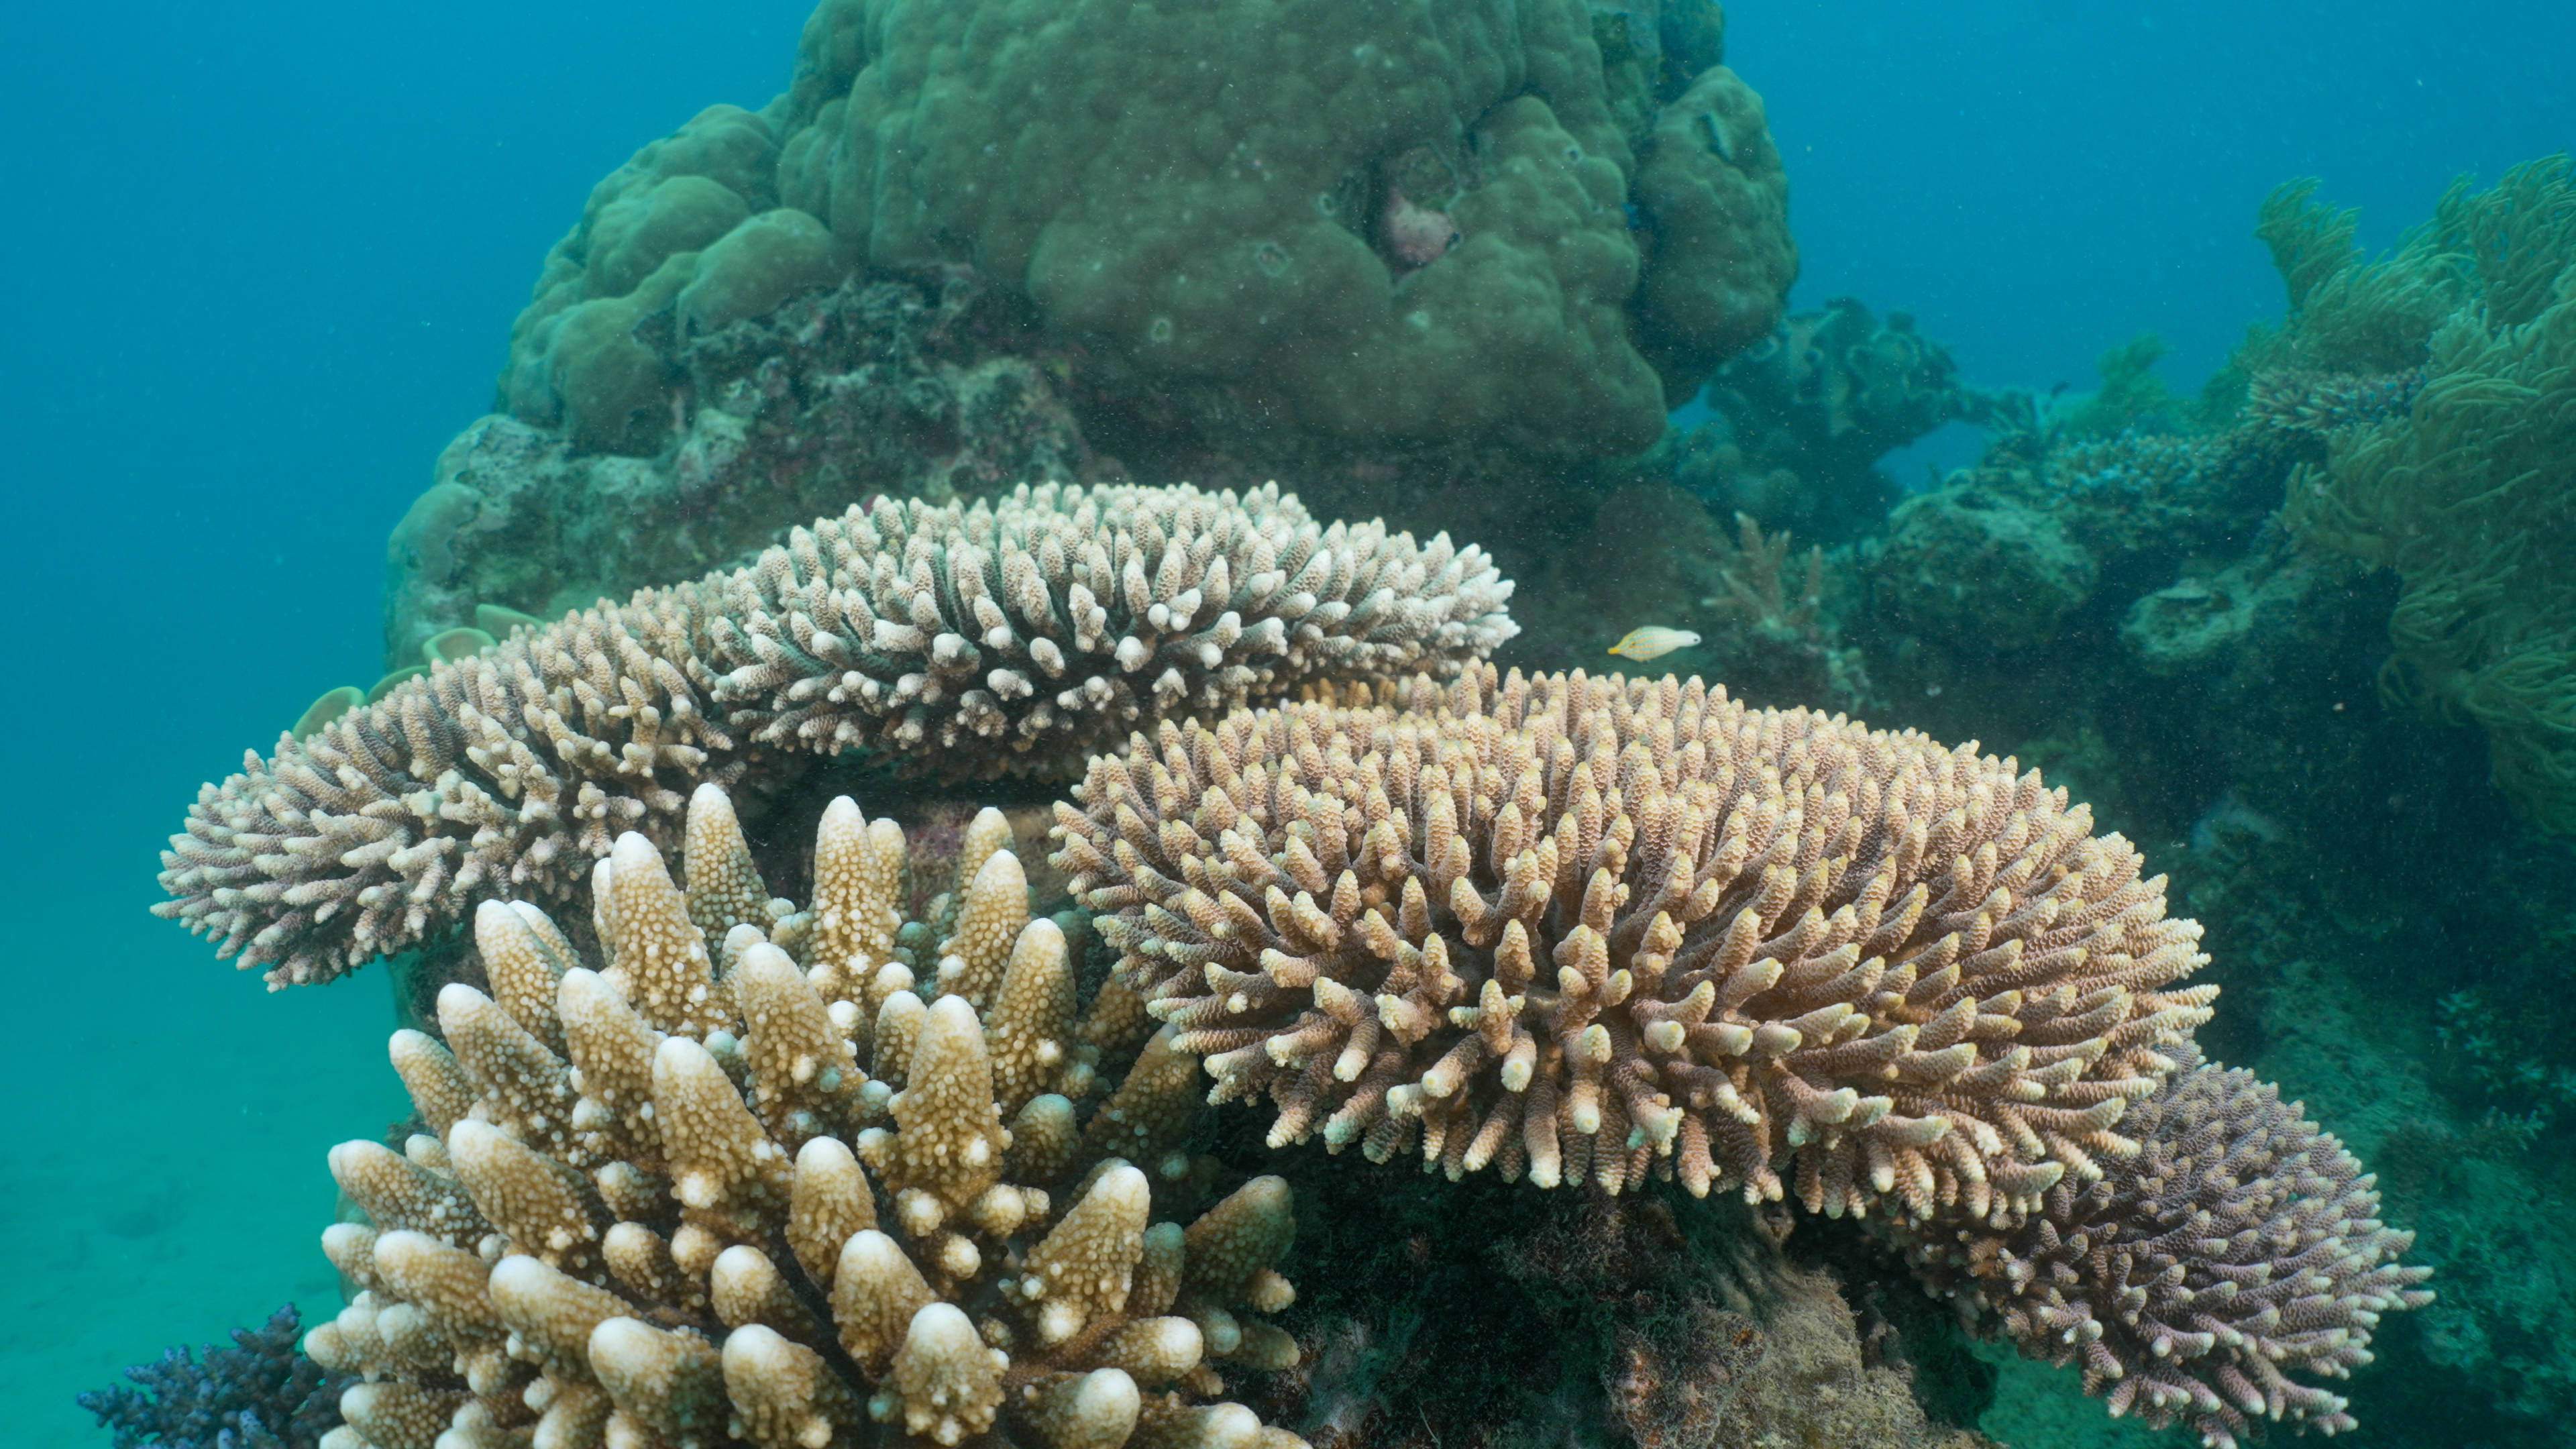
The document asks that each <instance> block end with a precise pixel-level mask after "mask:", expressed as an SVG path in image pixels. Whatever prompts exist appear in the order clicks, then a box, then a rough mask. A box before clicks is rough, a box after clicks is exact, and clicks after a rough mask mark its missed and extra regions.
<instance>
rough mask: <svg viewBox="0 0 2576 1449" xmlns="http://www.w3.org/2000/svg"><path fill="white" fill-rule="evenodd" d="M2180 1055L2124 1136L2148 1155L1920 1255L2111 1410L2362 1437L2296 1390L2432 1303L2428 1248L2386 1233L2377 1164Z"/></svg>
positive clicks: (1929, 1245)
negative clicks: (2416, 1251) (2416, 1256)
mask: <svg viewBox="0 0 2576 1449" xmlns="http://www.w3.org/2000/svg"><path fill="white" fill-rule="evenodd" d="M2177 1055H2179V1056H2180V1057H2181V1060H2182V1064H2183V1065H2184V1067H2185V1070H2183V1071H2182V1072H2181V1073H2179V1074H2177V1075H2176V1076H2174V1077H2173V1078H2172V1079H2171V1080H2170V1081H2169V1082H2168V1083H2167V1084H2166V1086H2165V1088H2164V1090H2162V1091H2161V1092H2159V1093H2157V1094H2156V1095H2155V1096H2153V1097H2150V1098H2147V1099H2146V1100H2145V1101H2143V1102H2140V1103H2139V1104H2138V1105H2137V1106H2136V1107H2134V1108H2132V1109H2131V1111H2130V1114H2129V1121H2128V1122H2127V1123H2126V1124H2124V1125H2126V1126H2128V1127H2129V1128H2130V1130H2131V1132H2132V1133H2134V1134H2135V1135H2136V1136H2137V1138H2138V1139H2139V1141H2140V1143H2141V1149H2140V1150H2139V1151H2138V1152H2137V1153H2136V1154H2135V1155H2134V1156H2132V1157H2130V1158H2128V1159H2127V1160H2125V1161H2123V1162H2120V1163H2117V1164H2114V1165H2113V1166H2112V1168H2111V1170H2110V1171H2109V1172H2108V1173H2107V1174H2106V1175H2105V1176H2104V1177H2102V1178H2101V1179H2100V1180H2098V1181H2095V1182H2091V1183H2081V1184H2079V1183H2077V1182H2076V1181H2074V1180H2072V1179H2069V1180H2067V1181H2064V1182H2061V1183H2059V1184H2058V1185H2057V1186H2055V1187H2053V1188H2051V1189H2049V1191H2048V1195H2047V1201H2046V1203H2045V1205H2044V1207H2043V1208H2042V1210H2041V1211H2040V1212H2038V1213H2035V1214H2033V1215H2031V1217H2030V1218H2029V1220H2028V1221H2026V1222H2025V1223H2023V1224H2021V1225H2020V1226H2018V1227H2015V1228H2013V1229H2011V1230H2010V1231H2008V1232H2003V1233H2000V1234H1999V1233H1997V1232H1995V1231H1993V1230H1992V1229H1991V1228H1989V1227H1987V1226H1985V1225H1982V1224H1981V1225H1974V1226H1970V1227H1967V1228H1964V1229H1958V1230H1940V1229H1938V1228H1935V1229H1930V1230H1925V1231H1922V1232H1919V1233H1915V1234H1911V1235H1910V1237H1911V1241H1910V1242H1909V1244H1908V1248H1909V1255H1910V1256H1911V1257H1913V1259H1914V1260H1915V1262H1916V1264H1917V1266H1918V1268H1920V1269H1921V1270H1922V1272H1923V1273H1924V1276H1925V1277H1926V1278H1927V1279H1928V1280H1930V1281H1931V1282H1932V1283H1933V1284H1934V1286H1935V1287H1937V1288H1940V1289H1942V1290H1944V1291H1946V1292H1949V1293H1952V1294H1954V1295H1960V1296H1966V1297H1971V1298H1973V1299H1975V1300H1976V1301H1979V1302H1981V1303H1983V1304H1984V1305H1986V1306H1987V1307H1989V1308H1992V1309H1994V1310H1996V1311H1997V1312H1999V1314H2000V1315H2001V1318H2002V1323H2003V1327H2004V1330H2005V1332H2006V1333H2008V1334H2009V1335H2011V1337H2012V1338H2013V1339H2014V1340H2016V1341H2017V1342H2019V1343H2020V1345H2021V1347H2022V1351H2023V1352H2025V1353H2028V1354H2030V1355H2031V1356H2033V1357H2035V1358H2045V1359H2048V1360H2049V1361H2050V1362H2053V1363H2058V1364H2065V1363H2080V1364H2081V1365H2082V1367H2083V1370H2084V1387H2085V1390H2086V1392H2088V1393H2097V1394H2106V1395H2107V1397H2108V1399H2109V1401H2110V1406H2111V1412H2112V1413H2114V1414H2121V1413H2126V1412H2128V1411H2129V1410H2131V1409H2135V1410H2136V1411H2137V1412H2138V1415H2139V1417H2141V1418H2143V1419H2145V1420H2146V1421H2147V1422H2148V1423H2149V1424H2151V1425H2155V1426H2157V1427H2162V1426H2163V1425H2165V1424H2168V1423H2171V1422H2173V1421H2175V1420H2177V1419H2179V1420H2181V1421H2182V1422H2183V1423H2185V1424H2186V1425H2188V1426H2189V1427H2190V1428H2191V1429H2192V1430H2193V1431H2194V1432H2196V1433H2198V1434H2199V1435H2200V1436H2201V1441H2202V1442H2203V1443H2204V1444H2209V1445H2214V1446H2226V1449H2232V1446H2234V1444H2235V1443H2236V1435H2237V1434H2238V1433H2239V1432H2241V1431H2242V1430H2244V1429H2245V1427H2246V1424H2247V1421H2248V1418H2249V1417H2250V1416H2263V1417H2268V1418H2271V1419H2275V1420H2280V1419H2288V1420H2291V1421H2294V1422H2303V1423H2306V1424H2309V1425H2312V1426H2314V1427H2316V1428H2319V1429H2322V1430H2325V1431H2326V1432H2328V1433H2332V1432H2334V1431H2336V1430H2338V1429H2350V1428H2353V1427H2354V1422H2353V1418H2352V1416H2351V1415H2350V1414H2349V1413H2346V1412H2345V1404H2344V1400H2343V1398H2342V1397H2341V1396H2339V1395H2336V1394H2332V1393H2329V1392H2327V1391H2326V1390H2324V1389H2321V1388H2318V1387H2316V1386H2315V1385H2313V1384H2303V1383H2298V1382H2295V1381H2293V1380H2292V1379H2291V1378H2290V1377H2289V1374H2291V1373H2293V1372H2305V1373H2315V1374H2322V1375H2325V1376H2327V1377H2331V1378H2343V1377H2345V1376H2347V1375H2348V1374H2349V1373H2350V1372H2351V1370H2352V1369H2354V1368H2356V1367H2358V1366H2360V1365H2362V1364H2365V1363H2368V1362H2370V1349H2369V1344H2370V1332H2371V1329H2373V1328H2374V1327H2376V1326H2377V1325H2378V1322H2379V1316H2380V1315H2381V1314H2383V1313H2388V1312H2392V1311H2395V1310H2399V1309H2406V1308H2419V1307H2422V1306H2423V1305H2424V1304H2426V1303H2428V1302H2430V1301H2432V1297H2433V1295H2432V1294H2431V1293H2429V1292H2426V1291H2424V1290H2422V1289H2419V1288H2416V1287H2414V1286H2413V1285H2414V1284H2417V1283H2420V1282H2422V1281H2423V1280H2424V1279H2425V1278H2426V1277H2427V1276H2428V1275H2429V1274H2430V1272H2431V1270H2430V1269H2427V1268H2409V1267H2404V1266H2402V1265H2400V1264H2399V1263H2398V1262H2397V1258H2398V1255H2400V1254H2402V1253H2404V1252H2405V1251H2406V1249H2407V1248H2408V1247H2409V1246H2410V1245H2411V1244H2412V1243H2413V1242H2414V1240H2415V1235H2414V1234H2413V1233H2406V1232H2398V1231H2395V1230H2393V1229H2390V1228H2388V1227H2386V1226H2384V1225H2382V1224H2381V1222H2380V1221H2379V1193H2378V1192H2377V1190H2376V1189H2375V1188H2374V1186H2373V1181H2372V1179H2371V1178H2369V1177H2366V1176H2363V1175H2362V1172H2361V1164H2360V1163H2359V1162H2356V1161H2354V1160H2353V1157H2352V1155H2351V1154H2350V1153H2348V1152H2346V1151H2344V1149H2343V1144H2342V1143H2341V1142H2338V1141H2336V1140H2335V1138H2334V1136H2333V1135H2332V1134H2330V1133H2326V1132H2321V1131H2319V1130H2318V1129H2317V1127H2316V1125H2315V1124H2314V1123H2311V1122H2309V1121H2308V1120H2307V1119H2306V1118H2305V1117H2304V1116H2303V1115H2302V1114H2301V1113H2300V1111H2299V1108H2298V1105H2297V1104H2296V1103H2288V1104H2284V1103H2283V1102H2282V1101H2281V1096H2280V1091H2279V1089H2278V1088H2276V1087H2274V1086H2272V1085H2271V1084H2270V1083H2268V1082H2261V1081H2257V1080H2255V1078H2254V1076H2253V1074H2252V1073H2249V1072H2244V1071H2235V1070H2227V1069H2222V1068H2219V1067H2215V1066H2204V1065H2201V1064H2200V1063H2199V1054H2198V1053H2197V1052H2196V1051H2188V1050H2186V1051H2185V1052H2184V1053H2178V1054H2177Z"/></svg>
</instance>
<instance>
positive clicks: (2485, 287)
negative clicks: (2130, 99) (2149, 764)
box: [2274, 156, 2576, 832]
mask: <svg viewBox="0 0 2576 1449" xmlns="http://www.w3.org/2000/svg"><path fill="white" fill-rule="evenodd" d="M2292 204H2295V205H2297V206H2300V207H2305V206H2306V203H2305V201H2304V193H2295V194H2293V195H2291V196H2289V197H2287V198H2286V199H2285V198H2276V199H2275V208H2274V211H2275V213H2278V212H2279V211H2280V210H2281V208H2283V207H2285V206H2288V205H2292ZM2303 216H2304V222H2303V224H2304V225H2305V226H2306V227H2307V228H2308V231H2309V237H2310V242H2303V243H2302V244H2301V245H2300V246H2298V247H2296V248H2294V249H2293V250H2292V255H2293V257H2294V261H2293V262H2292V264H2291V265H2290V266H2287V267H2285V268H2284V271H2285V275H2287V276H2288V277H2289V278H2290V280H2291V285H2292V291H2293V294H2294V303H2296V310H2295V311H2294V317H2295V318H2296V319H2298V321H2299V322H2300V323H2301V324H2302V325H2300V326H2298V327H2295V328H2292V329H2287V330H2285V332H2284V334H2283V341H2284V342H2285V343H2295V344H2297V345H2298V346H2299V347H2301V348H2303V349H2305V350H2308V351H2311V352H2326V353H2327V354H2328V355H2329V358H2330V360H2331V361H2332V362H2333V363H2334V364H2336V365H2340V366H2344V367H2349V366H2350V365H2351V363H2352V361H2353V358H2352V356H2351V355H2350V354H2353V353H2361V354H2364V355H2365V356H2366V357H2368V358H2369V359H2370V360H2378V358H2377V354H2381V353H2384V352H2386V351H2387V350H2388V348H2387V347H2386V346H2385V345H2380V346H2365V345H2364V343H2363V342H2361V341H2357V340H2354V339H2352V338H2351V337H2348V336H2347V335H2346V334H2347V333H2348V332H2351V331H2353V330H2354V329H2355V326H2356V324H2351V323H2348V322H2345V321H2341V320H2333V321H2329V320H2327V319H2318V320H2315V321H2311V320H2310V319H2311V314H2312V313H2313V312H2315V311H2317V310H2320V309H2323V308H2325V307H2326V306H2327V301H2326V300H2325V299H2326V298H2328V297H2333V298H2337V299H2342V300H2340V301H2339V302H2337V304H2336V305H2350V306H2355V307H2358V306H2360V305H2362V303H2361V301H2360V300H2359V299H2364V298H2367V299H2370V301H2369V305H2370V306H2371V307H2372V308H2375V309H2376V310H2375V311H2374V313H2373V315H2374V316H2378V317H2382V318H2385V317H2387V316H2390V315H2395V316H2399V317H2403V318H2404V319H2406V321H2407V325H2408V326H2409V327H2413V326H2416V325H2420V324H2421V323H2422V322H2423V321H2424V320H2425V316H2426V313H2427V311H2428V309H2427V307H2426V306H2425V305H2424V299H2425V298H2427V297H2438V298H2441V299H2443V300H2446V301H2448V302H2450V303H2451V306H2449V307H2448V308H2447V309H2445V310H2444V312H2443V313H2442V315H2441V316H2440V317H2439V318H2438V320H2437V321H2436V322H2435V324H2434V325H2433V326H2431V327H2430V328H2428V329H2426V331H2427V335H2426V338H2425V341H2424V344H2423V346H2424V351H2425V356H2424V358H2423V359H2422V360H2423V368H2424V375H2423V384H2422V389H2421V391H2420V392H2418V393H2416V394H2415V395H2414V397H2413V399H2412V405H2411V406H2410V407H2407V408H2406V409H2404V411H2403V412H2402V413H2399V414H2398V415H2396V416H2392V417H2386V418H2384V419H2382V420H2379V421H2376V422H2374V423H2373V424H2372V425H2370V426H2368V427H2363V428H2358V429H2353V430H2349V431H2346V432H2344V433H2341V434H2339V435H2338V436H2337V437H2336V438H2335V439H2334V442H2333V444H2332V446H2331V448H2330V452H2329V456H2328V457H2327V458H2326V459H2325V460H2324V463H2323V466H2321V467H2316V466H2312V467H2309V468H2307V469H2305V470H2303V471H2302V472H2301V474H2300V475H2299V476H2298V477H2297V478H2295V479H2293V480H2292V483H2291V487H2290V495H2289V503H2288V506H2287V507H2286V508H2285V509H2284V517H2285V520H2286V521H2287V522H2288V524H2289V525H2290V527H2291V528H2292V529H2293V530H2295V531H2296V532H2297V533H2298V534H2299V536H2300V537H2301V538H2302V539H2303V540H2305V541H2307V542H2309V543H2311V544H2314V545H2316V546H2319V547H2322V548H2326V549H2330V550H2332V551H2334V552H2336V553H2340V554H2343V555H2346V556H2349V557H2351V558H2355V559H2358V560H2361V561H2362V562H2365V563H2369V564H2373V565H2376V566H2379V567H2383V568H2388V569H2393V570H2395V571H2396V573H2397V575H2398V577H2399V578H2400V580H2401V581H2402V584H2403V587H2402V591H2401V592H2400V594H2399V596H2398V600H2397V605H2396V609H2395V611H2394V613H2393V614H2392V615H2391V617H2390V619H2389V625H2388V631H2389V640H2390V643H2391V645H2392V646H2393V648H2394V650H2395V663H2396V666H2397V667H2396V668H2395V669H2393V670H2392V671H2391V673H2390V674H2389V675H2388V676H2387V677H2386V679H2385V681H2384V682H2385V685H2386V687H2387V688H2388V689H2389V691H2390V692H2391V693H2392V694H2393V695H2395V696H2397V697H2399V698H2403V699H2407V700H2410V701H2411V702H2413V703H2414V704H2416V705H2417V706H2418V707H2419V708H2421V709H2422V710H2424V711H2425V712H2426V713H2427V714H2428V715H2432V716H2434V717H2438V718H2443V719H2451V720H2469V721H2474V722H2475V723H2476V724H2477V725H2478V726H2479V727H2480V728H2482V729H2483V730H2484V731H2485V733H2486V738H2487V745H2488V751H2489V757H2490V760H2491V763H2492V768H2493V772H2494V778H2495V783H2496V785H2497V787H2498V788H2499V789H2501V790H2502V791H2504V793H2505V794H2506V796H2507V797H2509V798H2510V799H2512V800H2514V801H2515V802H2516V803H2517V804H2518V805H2519V807H2520V808H2521V809H2522V810H2524V811H2525V812H2527V813H2528V814H2529V815H2530V817H2531V818H2532V819H2533V820H2534V821H2536V822H2537V823H2539V824H2540V825H2542V826H2543V827H2545V828H2547V829H2550V830H2554V831H2559V832H2576V685H2571V684H2570V680H2571V679H2576V573H2571V570H2570V569H2569V568H2568V567H2567V560H2568V559H2569V557H2571V556H2572V555H2576V510H2571V509H2570V507H2569V505H2568V500H2569V498H2570V497H2576V164H2571V163H2570V162H2569V161H2568V159H2567V158H2566V157H2564V156H2560V157H2555V158H2552V159H2549V160H2546V161H2536V162H2532V163H2530V164H2528V165H2525V166H2521V167H2517V168H2515V169H2514V170H2513V171H2511V172H2509V173H2507V174H2506V176H2505V177H2504V179H2503V180H2502V181H2501V182H2499V183H2498V184H2497V186H2496V187H2495V189H2493V190H2492V191H2487V192H2479V193H2474V194H2472V193H2469V192H2468V191H2467V190H2466V188H2465V187H2457V186H2455V187H2454V188H2453V190H2452V191H2451V193H2450V194H2449V195H2448V196H2446V197H2444V199H2443V201H2442V204H2441V206H2440V207H2439V208H2438V209H2437V211H2436V213H2435V216H2434V220H2433V223H2432V224H2431V226H2429V227H2428V228H2426V229H2425V230H2424V231H2422V232H2419V233H2418V234H2417V235H2416V236H2415V237H2413V238H2411V239H2410V241H2409V243H2408V244H2407V245H2406V246H2404V247H2402V248H2401V249H2400V251H2399V254H2398V255H2397V256H2396V257H2393V258H2391V259H2389V260H2387V261H2385V262H2382V263H2378V264H2370V265H2365V264H2363V263H2361V262H2359V261H2358V260H2351V259H2347V260H2346V261H2345V262H2344V264H2343V265H2341V266H2337V267H2334V268H2333V269H2332V270H2330V271H2329V270H2327V263H2326V261H2325V260H2320V259H2318V258H2317V255H2316V254H2317V252H2318V251H2320V250H2330V247H2329V246H2328V245H2327V244H2328V243H2330V242H2331V240H2332V237H2333V236H2334V235H2336V234H2337V233H2338V229H2340V233H2341V234H2343V235H2345V236H2346V237H2347V238H2348V234H2349V229H2350V222H2349V219H2348V218H2340V219H2330V218H2326V217H2323V216H2321V215H2320V214H2319V213H2318V212H2317V211H2316V210H2314V209H2310V210H2308V211H2306V212H2304V213H2303ZM2282 224H2283V225H2284V226H2287V225H2288V224H2289V223H2287V222H2284V223H2282ZM2319 234H2322V236H2321V237H2320V235H2319ZM2310 243H2314V244H2310ZM2319 274H2321V276H2320V275H2319ZM2302 282H2305V284H2306V285H2305V287H2304V289H2303V288H2302V285H2301V284H2302ZM2362 330H2364V331H2365V332H2367V333H2368V335H2370V336H2372V337H2376V338H2379V339H2381V340H2382V342H2383V344H2384V341H2385V339H2386V337H2388V336H2389V335H2391V334H2392V333H2393V332H2394V331H2396V330H2397V329H2394V328H2393V327H2390V326H2382V327H2381V328H2380V329H2378V330H2377V331H2375V332H2371V331H2369V329H2362ZM2406 355H2407V356H2409V357H2411V356H2412V355H2413V354H2412V349H2411V348H2410V349H2408V350H2407V351H2406Z"/></svg>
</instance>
